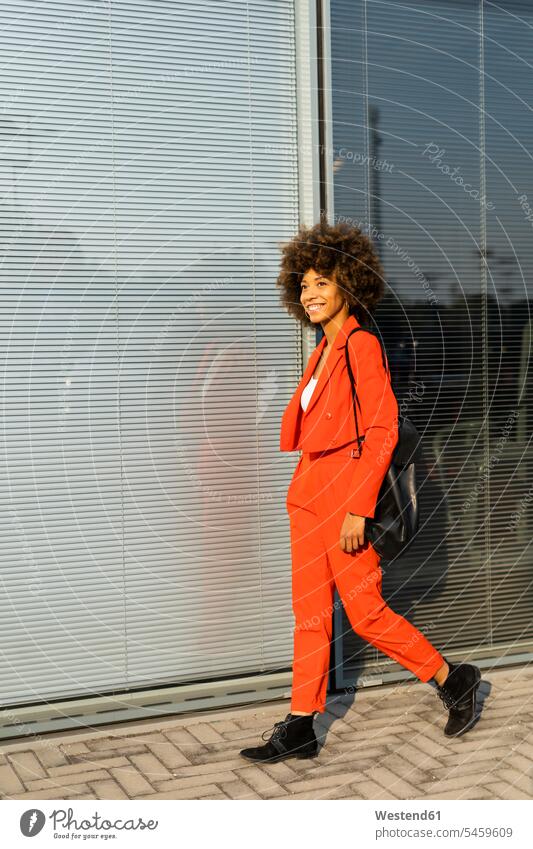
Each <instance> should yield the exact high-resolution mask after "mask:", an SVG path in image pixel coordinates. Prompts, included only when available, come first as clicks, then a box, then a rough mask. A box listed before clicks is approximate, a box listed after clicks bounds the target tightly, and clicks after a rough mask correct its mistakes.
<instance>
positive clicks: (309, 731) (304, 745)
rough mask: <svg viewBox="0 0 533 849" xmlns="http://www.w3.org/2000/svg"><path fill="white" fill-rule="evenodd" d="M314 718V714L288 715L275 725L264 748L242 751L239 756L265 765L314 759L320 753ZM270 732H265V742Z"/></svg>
mask: <svg viewBox="0 0 533 849" xmlns="http://www.w3.org/2000/svg"><path fill="white" fill-rule="evenodd" d="M313 717H314V715H313V714H310V715H307V716H295V715H294V714H292V713H288V714H287V716H286V717H285V719H284V720H282V721H281V722H276V723H274V726H273V729H274V731H273V733H272V735H271V737H270V739H269V740H268V742H267V743H265V745H264V746H254V747H252V748H250V749H242V750H241V752H240V753H239V754H241V755H242V757H243V758H246V759H247V760H249V761H263V762H264V763H274V762H275V761H284V760H285V759H286V758H313V757H314V756H315V755H316V754H317V753H318V740H317V739H316V736H315V732H314V731H313ZM271 730H272V729H271V728H269V729H268V731H271ZM268 731H264V732H263V734H262V737H263V740H264V739H265V734H268Z"/></svg>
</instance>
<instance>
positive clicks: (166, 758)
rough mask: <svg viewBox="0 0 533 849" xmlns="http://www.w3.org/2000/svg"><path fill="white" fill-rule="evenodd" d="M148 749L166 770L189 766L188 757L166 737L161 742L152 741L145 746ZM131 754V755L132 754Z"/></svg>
mask: <svg viewBox="0 0 533 849" xmlns="http://www.w3.org/2000/svg"><path fill="white" fill-rule="evenodd" d="M147 745H148V748H149V749H150V751H151V752H152V754H153V755H154V757H156V758H157V759H158V760H159V761H160V762H161V763H162V764H163V765H164V766H165V767H166V768H167V769H174V768H175V767H180V766H190V765H191V762H190V760H189V759H188V757H187V756H186V755H185V754H184V753H183V752H182V751H181V749H179V748H178V747H177V746H176V745H175V744H174V743H171V742H170V740H168V739H167V738H166V737H165V739H164V741H163V742H160V741H154V742H150V743H148V744H147ZM132 754H133V753H132Z"/></svg>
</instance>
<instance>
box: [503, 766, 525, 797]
mask: <svg viewBox="0 0 533 849" xmlns="http://www.w3.org/2000/svg"><path fill="white" fill-rule="evenodd" d="M497 775H498V778H499V779H500V778H501V779H503V780H504V781H508V782H509V784H512V785H513V786H514V787H516V788H517V789H518V790H521V791H522V793H525V794H526V795H527V797H528V798H529V799H533V772H532V771H531V770H530V771H529V772H528V773H527V774H525V775H524V773H522V772H521V771H520V770H518V769H512V768H510V767H505V768H504V769H499V770H498V772H497Z"/></svg>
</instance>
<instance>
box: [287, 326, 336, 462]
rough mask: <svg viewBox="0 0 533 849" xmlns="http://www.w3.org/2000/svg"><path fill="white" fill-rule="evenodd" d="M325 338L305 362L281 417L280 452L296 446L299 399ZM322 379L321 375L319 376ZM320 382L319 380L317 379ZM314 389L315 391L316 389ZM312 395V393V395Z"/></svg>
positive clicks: (316, 361)
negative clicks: (301, 373) (305, 364)
mask: <svg viewBox="0 0 533 849" xmlns="http://www.w3.org/2000/svg"><path fill="white" fill-rule="evenodd" d="M326 341H327V340H326V337H325V336H323V337H322V339H321V340H320V342H319V343H318V345H317V346H316V348H315V349H314V351H313V352H312V353H311V355H310V357H309V360H308V361H307V366H306V367H305V370H304V373H303V375H302V377H301V380H300V382H299V384H298V386H297V387H296V390H295V392H294V395H293V396H292V398H291V400H290V401H289V403H288V405H287V407H286V409H285V412H284V413H283V417H282V419H281V432H280V450H281V451H294V449H295V446H296V441H297V437H298V418H299V416H300V415H301V413H303V410H302V406H301V397H302V392H303V391H304V389H305V387H306V386H307V384H308V383H309V381H310V379H311V377H312V376H313V372H314V370H315V368H316V364H317V363H318V360H319V359H320V355H321V353H322V351H323V350H324V347H325V344H326ZM320 377H322V374H321V375H320ZM319 380H320V378H319ZM317 386H318V383H317ZM317 386H316V387H315V391H316V388H317ZM313 394H314V393H313Z"/></svg>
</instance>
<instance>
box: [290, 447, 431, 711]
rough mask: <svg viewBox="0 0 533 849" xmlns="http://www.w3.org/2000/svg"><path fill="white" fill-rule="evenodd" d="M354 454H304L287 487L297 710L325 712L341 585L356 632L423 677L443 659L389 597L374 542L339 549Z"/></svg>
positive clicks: (294, 706) (346, 451) (426, 678)
mask: <svg viewBox="0 0 533 849" xmlns="http://www.w3.org/2000/svg"><path fill="white" fill-rule="evenodd" d="M349 452H350V449H349V448H346V447H345V448H343V449H336V450H334V451H329V452H327V453H304V454H302V456H301V458H300V460H299V462H298V465H297V467H296V469H295V472H294V475H293V478H292V480H291V483H290V486H289V489H288V492H287V499H286V507H287V511H288V513H289V518H290V532H291V556H292V609H293V613H294V617H295V620H296V621H295V627H294V659H293V667H292V669H293V680H292V699H291V710H292V711H305V712H313V711H318V712H320V713H323V712H324V710H325V702H326V688H327V681H328V671H329V656H330V641H331V636H332V617H333V610H334V589H335V586H336V587H337V590H338V593H339V596H340V598H341V600H342V603H343V605H344V608H345V611H346V615H347V617H348V619H349V621H350V624H351V626H352V628H353V630H354V631H355V632H356V633H357V634H359V635H360V636H361V637H363V639H365V640H367V642H369V643H371V644H372V645H374V646H376V647H377V648H378V649H379V650H380V651H382V652H384V653H385V654H387V655H388V656H389V657H391V658H393V659H394V660H396V661H397V662H398V663H400V664H402V666H404V667H405V668H406V669H409V670H410V671H411V672H413V673H414V674H415V675H416V676H417V677H418V678H419V679H420V680H421V681H425V682H427V681H429V679H430V678H432V677H433V675H434V674H435V673H436V671H437V670H438V669H439V668H440V667H441V666H442V665H443V663H444V658H443V656H442V655H441V654H440V653H439V652H438V651H437V649H436V648H435V647H434V646H433V645H432V644H431V643H430V642H429V641H428V640H427V638H426V637H425V636H424V634H423V633H422V632H421V631H419V630H418V628H415V626H414V625H412V624H411V623H410V622H408V621H407V619H405V618H404V617H403V616H400V615H399V614H398V613H395V612H394V611H393V610H392V609H391V608H390V607H389V606H388V605H387V604H386V602H385V601H384V599H383V597H382V595H381V584H382V570H381V567H380V565H379V555H378V554H377V553H376V551H375V549H374V548H373V547H372V545H371V543H370V542H369V541H368V540H367V541H365V544H364V545H363V546H361V547H360V548H359V549H358V550H357V551H355V552H353V553H347V552H345V551H343V550H342V549H341V547H340V533H341V527H342V524H343V521H344V518H345V516H346V513H347V512H348V508H347V507H346V503H345V502H346V498H347V495H348V493H347V489H348V484H349V480H350V476H351V474H352V473H353V465H352V464H353V463H356V462H357V459H354V458H352V457H351V456H350V454H349Z"/></svg>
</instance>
